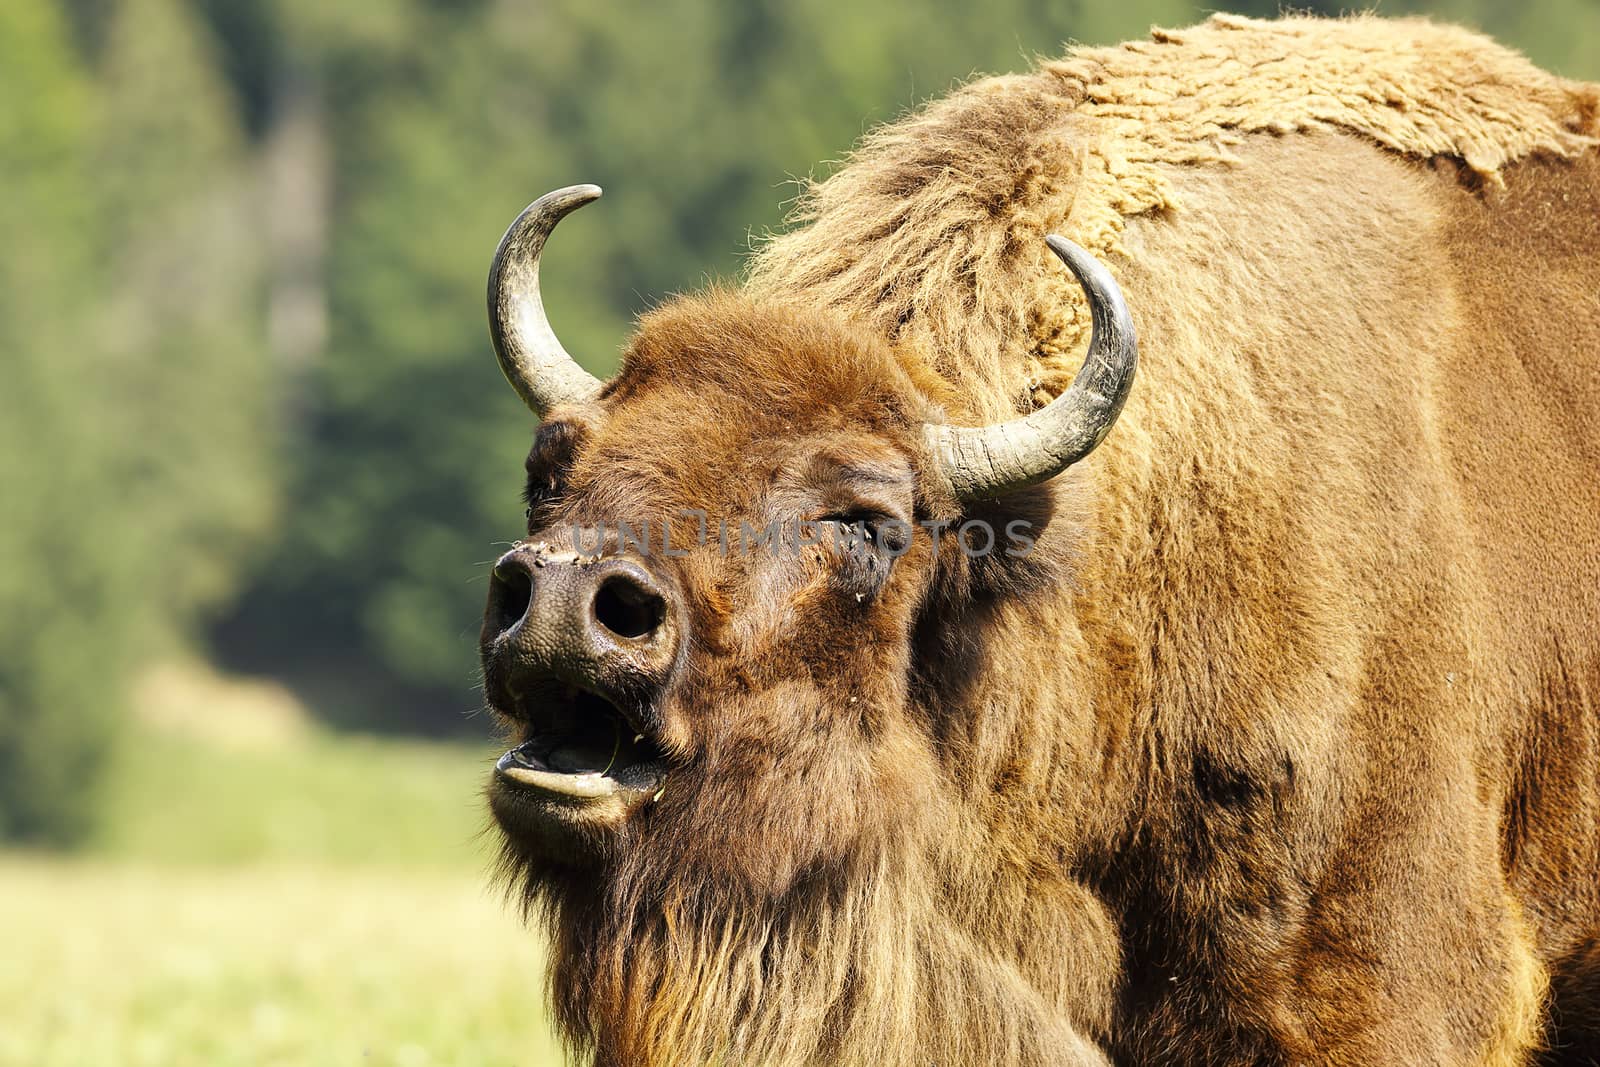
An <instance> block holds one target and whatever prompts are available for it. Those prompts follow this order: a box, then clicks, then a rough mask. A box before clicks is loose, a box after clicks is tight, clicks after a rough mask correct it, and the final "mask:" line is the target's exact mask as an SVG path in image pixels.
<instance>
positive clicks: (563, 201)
mask: <svg viewBox="0 0 1600 1067" xmlns="http://www.w3.org/2000/svg"><path fill="white" fill-rule="evenodd" d="M599 196H600V187H599V186H598V185H571V186H568V187H567V188H565V189H557V190H556V191H555V192H553V193H546V194H545V195H543V196H541V197H540V198H539V199H537V200H535V201H534V202H533V203H531V204H529V205H528V206H527V208H526V209H525V210H524V211H523V212H522V214H520V215H518V216H517V221H515V222H513V223H512V224H511V228H510V229H508V230H506V234H505V236H504V237H502V238H501V239H500V247H499V248H497V249H495V253H494V263H493V264H492V265H491V266H490V268H489V337H490V339H491V340H492V341H493V342H494V354H495V356H496V358H498V359H499V360H500V370H501V371H502V372H503V373H504V374H505V376H506V381H508V382H510V383H511V387H512V388H513V389H515V390H516V391H517V395H518V396H520V397H522V401H523V403H525V404H527V405H528V407H529V408H531V409H532V410H533V412H534V414H536V415H539V416H543V415H544V414H545V412H547V411H549V410H550V409H551V408H554V407H556V406H558V405H561V404H582V403H586V402H588V401H590V400H593V399H594V398H595V396H596V395H597V394H598V393H599V392H600V387H601V384H602V383H601V382H600V380H599V379H598V378H596V377H595V376H594V375H592V374H590V373H589V372H588V371H586V370H584V369H583V368H582V367H580V366H578V362H577V360H575V359H573V358H572V357H571V356H570V355H568V354H567V350H566V349H565V348H563V347H561V342H560V341H559V340H558V339H557V338H556V334H555V331H554V330H552V329H551V328H550V320H549V319H547V318H546V317H545V313H544V302H543V300H542V299H540V296H539V255H540V253H541V252H543V251H544V242H545V240H546V239H547V238H548V237H549V236H550V231H551V230H553V229H555V226H556V223H558V222H560V221H561V220H562V219H563V218H565V217H566V216H567V215H568V214H570V213H571V212H573V211H575V210H577V209H578V208H580V207H582V206H583V205H584V204H587V203H589V202H590V201H592V200H596V199H598V198H599Z"/></svg>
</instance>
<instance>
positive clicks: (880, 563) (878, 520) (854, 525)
mask: <svg viewBox="0 0 1600 1067" xmlns="http://www.w3.org/2000/svg"><path fill="white" fill-rule="evenodd" d="M817 521H818V523H819V524H821V525H823V526H824V527H825V528H826V529H827V533H826V534H825V535H824V540H825V541H827V543H828V546H829V547H830V548H831V549H832V552H833V558H834V570H833V583H832V584H833V585H834V586H835V587H836V588H837V589H839V591H840V592H841V593H844V594H846V595H848V596H851V597H854V599H855V600H856V602H857V603H860V602H862V601H864V600H867V599H868V598H870V597H873V596H876V595H877V593H878V591H879V589H881V588H882V587H883V582H884V579H885V578H887V577H888V576H889V569H890V568H891V567H892V566H893V565H894V561H895V560H896V559H897V558H899V557H900V556H902V555H904V554H905V552H906V550H907V549H908V548H910V547H911V546H910V541H909V538H910V536H911V530H910V527H909V526H908V525H907V524H905V523H903V522H899V521H897V520H895V519H894V518H893V517H891V516H888V515H885V514H883V513H882V512H878V511H842V512H835V513H832V514H828V515H824V516H822V517H821V518H820V519H818V520H817Z"/></svg>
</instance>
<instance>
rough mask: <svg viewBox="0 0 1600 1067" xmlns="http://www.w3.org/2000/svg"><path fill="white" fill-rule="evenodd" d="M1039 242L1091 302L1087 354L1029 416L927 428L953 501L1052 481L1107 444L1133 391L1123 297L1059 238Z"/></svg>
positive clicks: (1092, 262)
mask: <svg viewBox="0 0 1600 1067" xmlns="http://www.w3.org/2000/svg"><path fill="white" fill-rule="evenodd" d="M1045 241H1046V242H1047V243H1048V244H1049V246H1050V251H1052V252H1054V253H1055V254H1056V256H1057V258H1059V259H1060V260H1061V262H1063V263H1065V264H1066V265H1067V268H1068V269H1069V270H1071V271H1072V273H1073V275H1074V276H1075V277H1076V278H1077V279H1078V284H1079V285H1081V286H1082V287H1083V292H1084V295H1085V296H1087V297H1088V298H1089V314H1090V317H1091V318H1092V319H1093V322H1094V331H1093V334H1092V335H1091V338H1090V341H1089V354H1088V356H1087V357H1085V358H1084V361H1083V367H1082V368H1081V369H1080V370H1079V371H1078V376H1077V377H1076V378H1074V379H1073V382H1072V386H1071V388H1069V389H1068V390H1067V391H1066V392H1065V393H1062V394H1061V395H1060V396H1058V397H1056V398H1055V400H1053V401H1051V402H1050V403H1049V404H1048V405H1047V406H1045V407H1043V408H1041V409H1040V410H1038V411H1035V412H1034V413H1033V414H1032V415H1028V416H1025V417H1023V418H1020V419H1012V420H1011V421H1009V422H1001V423H996V424H994V425H992V426H929V427H928V436H929V442H928V443H929V446H930V448H931V449H932V451H933V454H934V456H936V457H937V459H938V466H939V469H940V471H941V472H942V473H943V475H944V478H945V480H946V481H947V482H948V484H949V486H950V489H951V491H952V492H953V493H954V494H955V496H956V498H957V499H959V500H967V501H971V500H987V499H989V498H992V497H997V496H1003V495H1004V494H1006V493H1010V492H1013V491H1015V490H1018V489H1023V488H1026V487H1027V486H1030V485H1037V484H1038V483H1039V482H1042V481H1046V480H1047V479H1050V478H1054V477H1055V476H1056V475H1058V474H1060V473H1061V472H1062V471H1064V470H1066V469H1067V468H1068V467H1070V466H1072V465H1073V464H1074V463H1076V462H1078V461H1079V460H1080V459H1082V458H1083V457H1085V456H1087V455H1088V454H1089V453H1090V452H1093V451H1094V450H1095V448H1096V447H1097V446H1098V445H1099V444H1100V442H1101V441H1103V440H1105V437H1106V434H1108V433H1110V432H1111V426H1112V424H1113V423H1115V422H1116V421H1117V416H1118V415H1120V414H1121V413H1122V405H1123V404H1124V403H1125V402H1126V401H1127V399H1128V393H1129V392H1130V391H1131V390H1132V388H1133V374H1134V370H1135V369H1136V368H1137V367H1138V364H1139V345H1138V341H1137V340H1136V339H1135V337H1134V332H1133V319H1132V317H1131V316H1130V315H1129V313H1128V304H1127V302H1126V301H1125V300H1124V299H1123V297H1122V290H1121V289H1120V288H1118V287H1117V283H1116V281H1115V280H1114V279H1113V278H1112V277H1111V273H1110V272H1109V271H1108V270H1106V268H1105V267H1104V266H1102V265H1101V263H1100V262H1099V261H1098V260H1097V259H1095V258H1094V257H1093V256H1091V255H1090V254H1089V253H1088V252H1086V251H1084V250H1083V249H1082V248H1080V247H1078V246H1077V245H1075V244H1073V243H1072V242H1071V241H1069V240H1067V239H1066V238H1065V237H1058V236H1056V235H1055V234H1051V235H1050V236H1048V237H1046V238H1045Z"/></svg>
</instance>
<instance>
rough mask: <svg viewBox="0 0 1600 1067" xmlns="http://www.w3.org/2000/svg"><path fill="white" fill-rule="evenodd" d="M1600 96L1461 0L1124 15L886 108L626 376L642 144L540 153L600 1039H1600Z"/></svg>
mask: <svg viewBox="0 0 1600 1067" xmlns="http://www.w3.org/2000/svg"><path fill="white" fill-rule="evenodd" d="M1597 137H1600V87H1597V86H1594V85H1584V84H1579V83H1575V82H1570V81H1563V80H1561V79H1559V78H1556V77H1553V76H1550V75H1548V74H1545V73H1543V72H1541V71H1539V70H1537V69H1535V68H1534V67H1533V66H1531V65H1530V64H1529V63H1528V62H1526V61H1525V60H1524V59H1522V58H1521V57H1520V56H1518V55H1515V54H1513V53H1511V52H1508V51H1506V50H1504V49H1502V48H1500V47H1498V46H1496V45H1494V44H1493V43H1492V42H1490V41H1488V40H1486V39H1484V38H1482V37H1478V36H1474V35H1472V34H1469V33H1466V32H1464V31H1460V30H1457V29H1453V28H1449V27H1445V26H1439V25H1434V24H1431V23H1428V22H1422V21H1384V20H1379V19H1373V18H1365V17H1364V18H1356V19H1350V20H1342V21H1321V20H1316V19H1310V18H1292V19H1285V20H1283V21H1278V22H1270V23H1266V22H1255V21H1248V20H1243V19H1235V18H1225V17H1218V18H1214V19H1212V20H1211V21H1209V22H1207V23H1205V24H1204V25H1202V26H1199V27H1196V28H1193V29H1190V30H1184V31H1181V32H1168V31H1157V32H1156V33H1155V34H1154V36H1153V39H1152V40H1151V41H1148V42H1141V43H1135V44H1128V45H1124V46H1122V47H1119V48H1106V49H1091V50H1080V51H1076V52H1074V53H1072V54H1070V55H1068V56H1067V58H1065V59H1063V60H1061V61H1059V62H1049V63H1044V64H1042V65H1041V66H1040V67H1039V68H1038V69H1037V70H1035V71H1034V72H1032V73H1030V74H1024V75H1018V76H1012V77H1001V78H993V79H989V80H984V81H978V82H976V83H974V84H972V85H970V86H968V87H966V88H965V89H962V90H960V91H959V92H956V93H955V94H954V95H952V96H950V97H949V98H947V99H944V100H942V101H939V102H937V103H934V104H933V105H932V106H930V107H928V108H927V109H925V110H924V111H922V112H920V113H918V114H916V115H913V116H911V117H909V118H907V119H905V120H903V121H900V122H897V123H895V124H893V125H891V126H889V127H887V128H885V129H882V130H879V131H878V132H876V133H874V134H872V135H871V136H869V137H868V138H867V139H866V141H865V143H864V144H863V146H862V147H861V148H860V149H859V150H858V151H857V152H856V153H855V155H854V156H853V157H852V159H851V160H850V161H849V162H848V164H847V165H846V166H844V167H843V168H842V169H841V170H839V171H838V173H836V174H835V175H833V176H832V177H831V178H829V179H828V180H826V181H824V182H822V183H821V184H819V185H817V186H816V187H814V188H813V189H812V190H811V191H810V193H809V194H808V196H807V197H806V198H805V200H804V202H803V204H802V206H801V208H800V211H799V216H798V218H797V220H796V226H795V227H794V228H792V229H791V230H790V232H788V233H787V234H786V235H783V236H780V237H778V238H776V239H774V240H772V241H771V242H770V243H769V244H767V245H766V246H765V247H764V249H763V250H762V251H761V253H760V254H759V256H758V257H757V258H756V260H755V261H754V263H753V265H752V268H751V270H750V272H749V276H748V278H747V280H746V282H745V284H744V285H743V286H742V287H741V288H739V289H737V290H712V291H709V292H705V293H701V294H697V295H691V296H683V297H679V298H676V299H674V300H672V301H670V302H669V303H667V304H666V305H665V306H663V307H661V308H660V309H658V310H656V311H653V312H651V313H649V314H648V315H646V316H644V317H643V318H642V319H641V321H640V323H639V326H638V331H637V333H636V334H635V336H634V337H633V339H632V340H631V342H630V343H629V345H628V348H627V352H626V358H625V360H624V363H623V368H622V370H621V372H620V373H619V374H618V375H617V377H616V378H615V379H613V380H612V381H610V382H607V383H605V384H603V385H602V384H601V383H600V382H597V381H595V380H594V379H592V378H590V377H589V376H588V375H587V374H586V373H585V372H584V371H582V370H581V369H579V367H578V366H577V364H575V363H574V362H572V360H571V359H570V358H569V357H568V356H567V354H566V353H565V352H564V351H563V350H562V348H561V346H560V344H559V342H557V340H556V339H555V337H554V335H553V334H552V333H551V331H550V328H549V326H548V325H547V324H546V321H545V318H544V314H543V310H542V308H541V304H540V301H539V291H538V265H539V253H540V249H541V247H542V246H543V243H544V241H545V238H546V236H547V235H548V234H549V232H550V230H551V228H552V227H553V226H554V225H555V223H556V221H557V220H558V219H560V218H561V217H562V216H563V215H565V214H566V213H567V212H569V211H570V210H572V209H573V208H574V207H576V206H578V205H580V204H583V203H585V202H587V201H588V200H591V199H593V198H594V197H595V196H598V195H599V191H598V190H597V189H594V188H592V187H575V188H573V189H568V190H563V191H561V192H557V193H554V194H551V195H550V196H548V197H545V198H543V199H542V200H540V201H538V202H537V203H535V204H534V205H533V206H532V207H531V208H529V209H528V211H527V212H525V213H524V214H523V216H522V217H521V218H519V219H518V220H517V222H516V223H515V224H514V225H513V226H512V228H511V230H510V231H509V232H508V233H507V235H506V238H505V240H504V242H503V243H502V245H501V247H500V250H499V253H498V255H497V256H496V260H495V265H494V269H493V272H492V275H491V278H490V311H491V319H492V326H493V335H494V341H495V347H496V351H497V353H498V355H499V358H500V361H501V365H502V367H503V368H504V370H505V372H506V375H507V377H508V378H509V379H510V380H511V382H512V384H513V385H515V386H516V388H517V390H518V391H519V392H520V393H521V394H522V396H523V397H524V398H525V399H526V400H527V402H528V403H529V404H530V406H531V407H532V408H533V409H534V410H535V411H536V412H538V413H539V414H540V415H542V416H543V419H544V422H543V424H542V425H541V426H540V428H539V430H538V434H537V437H536V439H535V442H534V446H533V450H532V452H531V454H530V456H529V458H528V461H527V498H528V524H527V540H526V541H523V542H520V543H519V544H518V546H517V547H516V548H515V549H514V550H513V551H511V552H509V553H507V554H506V555H505V556H504V557H503V558H502V559H501V560H500V561H499V562H498V563H497V564H496V565H495V568H494V577H493V580H492V589H491V592H490V597H489V606H488V611H487V615H486V618H485V623H484V629H483V649H482V651H483V666H484V674H485V681H486V690H487V695H488V699H489V702H490V703H491V704H492V706H493V707H494V709H495V710H496V711H497V712H499V713H500V714H501V715H503V716H504V718H505V720H506V722H507V723H508V724H509V728H510V730H511V732H512V734H513V741H514V745H515V747H513V748H512V749H511V750H510V751H509V752H507V753H506V755H505V756H504V757H502V759H501V760H500V762H499V764H498V767H497V769H496V772H495V775H494V778H493V780H492V784H491V788H490V797H491V802H492V807H493V810H494V813H495V815H496V816H497V818H498V821H499V824H500V826H501V827H502V829H503V831H504V840H505V855H506V864H507V870H508V873H509V874H510V875H511V876H512V877H513V878H515V879H516V884H517V885H518V886H519V887H520V888H521V889H522V890H525V892H526V898H527V901H528V903H529V906H530V908H531V909H533V910H534V911H535V912H536V913H537V914H539V915H541V916H542V917H543V919H544V921H545V923H546V925H547V926H548V928H549V931H550V934H551V937H552V939H553V948H552V965H551V978H552V982H553V989H554V994H553V997H554V1003H555V1006H556V1009H557V1012H558V1018H559V1021H560V1024H561V1026H562V1027H563V1029H564V1031H565V1033H566V1035H567V1036H568V1038H569V1039H570V1040H571V1041H572V1042H573V1044H574V1045H575V1046H576V1047H577V1048H579V1049H581V1050H583V1051H584V1053H585V1054H586V1055H589V1056H592V1057H593V1060H594V1062H595V1063H597V1064H601V1065H611V1067H620V1065H658V1067H665V1065H686V1064H727V1065H733V1064H740V1065H744V1064H751V1065H763V1067H768V1065H800V1064H844V1065H851V1067H854V1065H863V1064H874V1065H877V1064H882V1065H886V1067H899V1065H905V1067H911V1065H918V1067H925V1065H928V1064H940V1065H966V1064H984V1065H992V1064H1065V1063H1072V1064H1094V1063H1099V1064H1104V1063H1107V1062H1115V1063H1119V1064H1157V1063H1159V1064H1167V1063H1194V1064H1200V1063H1206V1064H1212V1063H1215V1064H1241V1063H1263V1064H1266V1063H1279V1064H1288V1063H1297V1064H1298V1063H1329V1064H1400V1063H1406V1064H1421V1063H1428V1064H1467V1063H1473V1064H1485V1063H1486V1064H1515V1063H1523V1062H1528V1061H1531V1060H1534V1059H1538V1058H1540V1057H1543V1058H1544V1059H1545V1061H1546V1062H1564V1063H1576V1062H1588V1063H1593V1062H1595V1057H1596V1049H1597V1045H1600V1038H1597V1020H1596V1006H1597V1001H1600V940H1597V939H1600V875H1597V866H1600V817H1597V813H1600V712H1597V707H1600V634H1597V632H1596V630H1597V627H1596V620H1597V618H1600V433H1597V426H1600V150H1597V148H1596V144H1597ZM1053 232H1059V233H1062V234H1067V235H1070V236H1071V237H1072V238H1073V239H1074V240H1075V241H1076V242H1078V243H1077V244H1073V243H1071V242H1068V241H1065V240H1062V239H1060V238H1058V237H1047V236H1046V235H1047V234H1050V233H1053ZM1058 260H1059V262H1058ZM1100 261H1103V263H1104V266H1102V265H1101V263H1100ZM1063 265H1064V266H1063ZM1064 268H1065V269H1064ZM1124 294H1125V296H1126V299H1125V300H1124ZM1086 313H1087V314H1086ZM1091 319H1092V324H1091V321H1090V320H1091ZM1091 325H1092V329H1091ZM1091 333H1092V340H1091V339H1090V338H1089V337H1086V335H1088V334H1091ZM1085 350H1086V351H1087V355H1084V354H1083V353H1084V352H1085ZM1136 361H1137V364H1138V367H1137V375H1136V374H1135V363H1136ZM1080 362H1081V363H1082V369H1081V370H1078V371H1077V373H1076V374H1075V375H1074V374H1073V371H1074V370H1075V369H1076V368H1077V367H1078V365H1079V363H1080ZM1119 412H1120V418H1119V417H1118V415H1119ZM1113 423H1115V426H1114V428H1113ZM1108 431H1110V433H1109V436H1108ZM1102 439H1103V443H1102ZM1096 446H1099V447H1098V448H1097V447H1096ZM986 538H987V540H988V542H989V543H988V544H987V546H986V545H985V539H986Z"/></svg>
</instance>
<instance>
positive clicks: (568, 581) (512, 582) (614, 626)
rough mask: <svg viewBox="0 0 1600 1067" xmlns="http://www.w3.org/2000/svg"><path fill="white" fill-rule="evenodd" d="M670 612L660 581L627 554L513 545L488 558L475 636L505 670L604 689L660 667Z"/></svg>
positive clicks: (669, 643) (669, 638)
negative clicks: (479, 630) (485, 600)
mask: <svg viewBox="0 0 1600 1067" xmlns="http://www.w3.org/2000/svg"><path fill="white" fill-rule="evenodd" d="M671 615H672V613H671V611H670V610H669V604H668V600H667V597H666V594H665V593H664V592H663V591H662V589H661V587H660V585H659V584H658V583H657V582H656V580H655V579H654V578H652V577H651V575H650V573H649V572H648V571H646V570H645V569H644V567H642V566H640V565H639V564H638V563H636V562H635V561H633V560H631V559H626V558H621V557H613V558H609V559H601V560H593V559H590V558H586V557H580V556H577V555H574V554H572V553H552V552H548V551H545V550H542V549H538V548H534V547H532V546H519V547H518V548H515V549H513V550H512V551H510V552H507V553H506V554H505V555H504V556H502V557H500V559H499V560H498V561H497V562H496V563H495V566H494V572H493V575H492V576H491V578H490V582H489V605H488V609H487V611H486V612H485V614H484V624H483V641H484V646H485V651H486V652H492V653H495V654H498V655H501V656H505V657H507V658H508V659H509V660H510V662H508V663H507V664H506V666H507V667H508V668H510V669H511V671H512V672H513V673H524V672H528V671H531V672H534V673H538V674H546V675H553V676H555V677H558V678H561V679H562V680H564V681H569V682H576V683H582V684H586V685H596V684H599V685H605V686H606V687H607V688H610V687H613V686H616V685H618V684H625V683H629V682H637V681H639V680H641V678H640V676H641V675H652V676H659V674H660V673H661V672H662V671H664V670H665V669H666V665H667V664H668V663H669V662H670V660H671V659H672V655H673V651H674V649H673V643H674V642H673V633H672V631H673V626H672V624H671Z"/></svg>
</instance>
